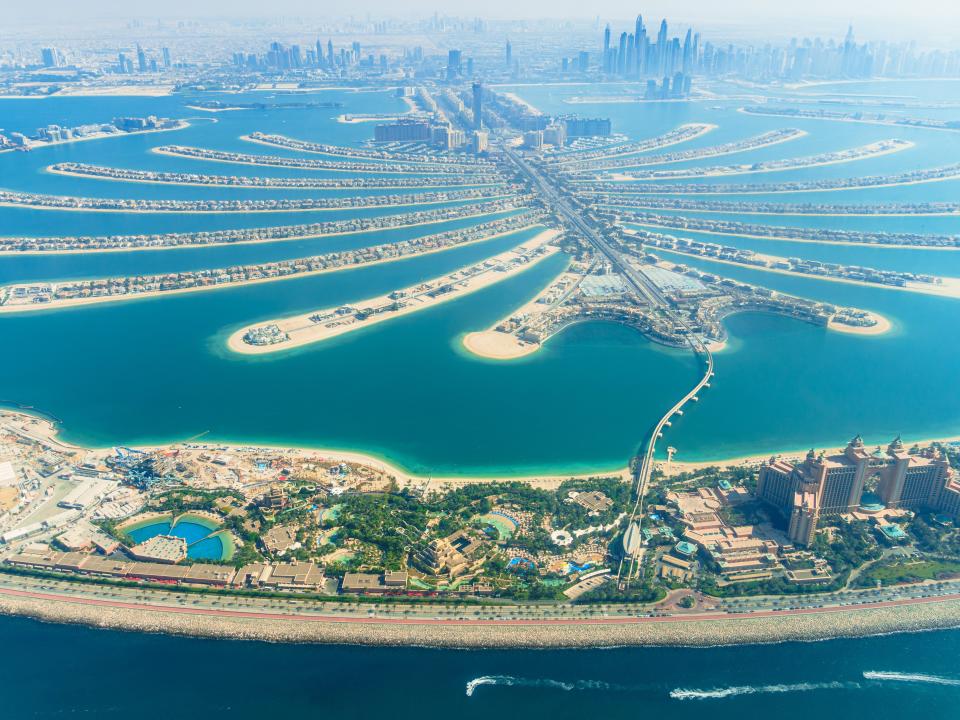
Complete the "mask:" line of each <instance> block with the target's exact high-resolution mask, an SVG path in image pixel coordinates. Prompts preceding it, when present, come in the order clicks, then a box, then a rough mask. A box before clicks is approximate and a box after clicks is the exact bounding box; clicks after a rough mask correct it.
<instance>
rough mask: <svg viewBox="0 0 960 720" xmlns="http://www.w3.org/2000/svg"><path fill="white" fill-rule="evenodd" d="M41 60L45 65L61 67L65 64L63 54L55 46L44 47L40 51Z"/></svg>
mask: <svg viewBox="0 0 960 720" xmlns="http://www.w3.org/2000/svg"><path fill="white" fill-rule="evenodd" d="M40 60H41V62H42V63H43V66H44V67H48V68H52V67H60V66H61V65H63V55H62V54H61V53H60V51H59V50H58V49H57V48H55V47H48V48H43V49H42V50H41V51H40Z"/></svg>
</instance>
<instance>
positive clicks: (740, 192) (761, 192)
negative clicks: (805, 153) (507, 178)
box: [583, 166, 960, 195]
mask: <svg viewBox="0 0 960 720" xmlns="http://www.w3.org/2000/svg"><path fill="white" fill-rule="evenodd" d="M807 167H810V166H807ZM957 178H960V171H957V172H956V173H954V174H953V175H944V176H943V177H935V178H924V179H923V180H905V181H900V182H889V183H878V184H876V185H847V186H845V187H834V188H802V189H800V190H797V189H792V190H764V189H763V188H762V187H759V188H757V189H755V190H734V191H727V192H724V191H722V190H721V191H720V192H700V191H698V192H690V191H689V190H687V189H684V186H683V185H682V184H681V185H676V186H672V187H675V188H676V189H675V190H674V189H670V190H668V191H667V192H662V191H658V190H654V191H641V192H638V191H633V192H632V194H634V195H794V194H798V193H814V192H816V193H820V192H844V191H847V190H873V189H875V188H889V187H905V186H907V185H923V184H924V183H934V182H944V181H946V180H956V179H957ZM583 182H586V181H583ZM601 182H604V181H601ZM663 187H665V188H670V187H671V185H669V184H665V185H663ZM628 194H631V193H628Z"/></svg>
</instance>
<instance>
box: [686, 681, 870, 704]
mask: <svg viewBox="0 0 960 720" xmlns="http://www.w3.org/2000/svg"><path fill="white" fill-rule="evenodd" d="M857 687H860V686H859V685H857V683H844V682H825V683H793V684H789V685H788V684H783V685H735V686H732V687H725V688H712V689H709V690H697V689H688V688H677V689H675V690H671V691H670V697H672V698H673V699H674V700H719V699H722V698H729V697H737V696H739V695H760V694H768V693H790V692H806V691H808V690H841V689H845V688H857Z"/></svg>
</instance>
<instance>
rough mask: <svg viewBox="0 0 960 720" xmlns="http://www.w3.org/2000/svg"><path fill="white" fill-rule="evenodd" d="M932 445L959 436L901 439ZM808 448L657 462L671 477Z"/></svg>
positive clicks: (800, 453) (793, 455)
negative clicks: (707, 458)
mask: <svg viewBox="0 0 960 720" xmlns="http://www.w3.org/2000/svg"><path fill="white" fill-rule="evenodd" d="M887 442H889V440H887V441H885V442H884V443H883V444H886V443H887ZM932 443H960V435H954V436H952V437H941V438H924V439H921V440H913V439H907V438H904V439H903V444H904V446H905V447H911V446H912V445H919V446H920V447H927V446H929V445H931V444H932ZM865 444H867V445H871V444H872V443H868V442H866V443H865ZM821 449H822V450H824V452H826V454H827V455H836V454H840V453H842V452H843V450H844V448H843V447H835V448H821ZM809 450H810V448H802V449H797V448H790V449H787V450H782V449H781V450H770V451H767V452H763V453H754V454H752V455H738V456H735V457H726V458H714V459H711V460H696V461H685V460H672V461H670V462H667V461H666V460H662V461H660V462H659V466H660V468H661V469H662V470H663V472H664V474H665V475H667V476H668V477H673V476H675V475H679V474H680V473H683V472H695V471H697V470H703V469H704V468H708V467H720V468H736V467H751V466H757V465H760V464H761V463H763V462H766V461H767V460H769V459H770V458H771V457H784V458H788V459H796V460H798V461H799V460H802V459H803V458H804V457H805V456H806V454H807V452H808V451H809Z"/></svg>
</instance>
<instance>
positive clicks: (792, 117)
mask: <svg viewBox="0 0 960 720" xmlns="http://www.w3.org/2000/svg"><path fill="white" fill-rule="evenodd" d="M787 102H790V101H789V100H787ZM737 112H741V113H743V114H744V115H762V116H763V117H777V118H784V119H787V120H832V121H833V122H850V123H861V124H863V125H884V126H886V127H898V128H901V127H902V128H910V129H911V130H939V131H941V132H943V131H946V132H960V128H950V127H933V126H930V125H911V124H909V123H900V122H893V121H892V120H858V119H857V118H852V117H845V118H837V117H810V116H807V115H784V114H782V113H771V112H753V111H750V110H747V109H746V108H738V109H737Z"/></svg>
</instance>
